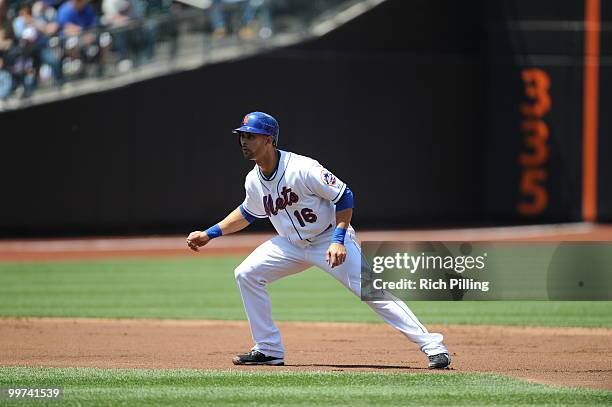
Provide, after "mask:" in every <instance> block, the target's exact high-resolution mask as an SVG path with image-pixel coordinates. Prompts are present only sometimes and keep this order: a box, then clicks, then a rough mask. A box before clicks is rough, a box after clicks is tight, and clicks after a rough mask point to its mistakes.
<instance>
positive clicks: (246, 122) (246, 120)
mask: <svg viewBox="0 0 612 407" xmlns="http://www.w3.org/2000/svg"><path fill="white" fill-rule="evenodd" d="M249 119H250V117H249V115H248V114H247V115H246V116H244V119H242V125H243V126H246V125H247V124H248V123H249Z"/></svg>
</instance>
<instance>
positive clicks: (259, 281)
mask: <svg viewBox="0 0 612 407" xmlns="http://www.w3.org/2000/svg"><path fill="white" fill-rule="evenodd" d="M233 132H234V133H235V134H237V135H238V136H239V141H240V146H241V147H242V153H243V155H244V158H245V159H247V160H252V161H255V167H254V168H253V169H252V170H251V171H250V172H249V173H248V174H247V176H246V181H245V185H244V186H245V190H246V197H245V199H244V202H243V203H242V204H241V205H240V206H239V207H238V208H236V209H235V210H234V211H232V212H231V213H230V214H229V215H228V216H227V217H226V218H225V219H223V220H222V221H221V222H219V223H218V224H216V225H214V226H212V227H210V228H209V229H207V230H206V231H203V232H202V231H195V232H192V233H190V234H189V236H188V237H187V245H188V246H189V247H190V248H191V249H192V250H194V251H197V250H198V248H199V247H202V246H204V245H206V244H207V243H208V242H210V241H211V240H212V239H215V238H217V237H219V236H222V235H228V234H230V233H235V232H238V231H239V230H242V229H244V228H245V227H247V226H248V225H249V224H250V223H251V222H253V221H254V220H255V219H256V218H268V219H270V221H271V222H272V225H274V228H275V229H276V231H277V232H278V236H276V237H274V238H272V239H270V240H268V241H267V242H265V243H263V244H262V245H261V246H259V247H258V248H257V249H255V251H254V252H253V253H251V254H250V255H249V256H248V257H247V258H246V259H245V260H244V261H243V262H242V264H240V265H239V266H238V267H237V268H236V270H235V276H236V281H237V284H238V289H239V290H240V295H241V296H242V301H243V303H244V309H245V311H246V314H247V318H248V320H249V324H250V327H251V334H252V336H253V340H254V342H255V346H253V348H252V349H251V351H250V352H248V353H245V354H241V355H237V356H235V357H234V359H233V363H234V364H236V365H283V364H284V357H285V348H284V346H283V343H282V341H281V335H280V332H279V330H278V328H277V327H276V325H275V324H274V321H273V320H272V310H271V307H270V299H269V296H268V292H267V290H266V285H268V284H270V283H272V282H274V281H276V280H278V279H280V278H282V277H285V276H289V275H291V274H295V273H299V272H300V271H303V270H306V269H308V268H310V267H311V266H317V267H319V268H321V269H322V270H324V271H325V272H327V273H328V274H330V275H331V276H333V277H334V278H335V279H336V280H338V281H339V282H340V283H342V284H343V285H344V286H345V287H346V288H348V289H349V290H351V291H352V292H353V293H354V294H355V295H357V296H360V290H361V287H360V284H361V248H360V247H359V244H358V242H357V238H356V236H355V230H354V229H353V228H352V227H351V225H350V223H351V218H352V215H353V193H352V192H351V190H350V189H349V188H348V186H347V185H346V184H345V183H344V182H342V181H341V180H340V179H339V178H338V177H336V176H335V175H334V174H332V173H331V172H330V171H328V170H327V169H326V168H325V167H323V166H322V165H321V164H319V163H318V162H317V161H315V160H313V159H311V158H308V157H304V156H301V155H298V154H295V153H291V152H288V151H282V150H279V149H278V148H277V146H278V135H279V126H278V122H277V121H276V120H275V119H274V118H273V117H272V116H270V115H268V114H266V113H262V112H252V113H249V114H247V115H246V116H245V117H244V119H243V120H242V126H241V127H238V128H237V129H235V130H234V131H233ZM366 303H367V304H368V305H369V306H370V307H371V308H372V309H373V310H374V311H375V312H376V313H377V314H378V315H380V317H381V318H382V319H384V320H385V321H386V322H387V323H389V324H391V325H392V326H393V327H394V328H396V329H398V330H399V331H400V332H401V333H403V334H404V335H406V337H408V339H410V340H411V341H413V342H415V343H416V344H417V345H419V347H420V349H421V351H423V352H424V353H425V354H426V355H427V356H428V358H429V368H431V369H444V368H447V367H448V366H449V365H450V362H451V359H450V356H449V353H448V349H447V348H446V346H444V344H443V343H442V339H443V338H442V335H441V334H439V333H430V332H428V331H427V329H425V327H424V326H423V325H422V324H421V323H420V322H419V320H418V319H417V317H416V316H415V315H414V314H413V313H412V311H411V310H410V308H408V306H406V304H404V303H403V302H401V301H368V302H366Z"/></svg>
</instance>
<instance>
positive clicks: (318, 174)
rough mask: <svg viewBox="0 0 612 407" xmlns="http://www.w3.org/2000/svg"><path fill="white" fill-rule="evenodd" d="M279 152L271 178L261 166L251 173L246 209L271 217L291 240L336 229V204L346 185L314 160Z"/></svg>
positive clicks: (284, 235)
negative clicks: (264, 172)
mask: <svg viewBox="0 0 612 407" xmlns="http://www.w3.org/2000/svg"><path fill="white" fill-rule="evenodd" d="M279 152H280V159H279V162H278V167H277V169H276V170H275V171H274V173H273V174H272V175H271V176H270V177H268V178H266V177H265V176H264V175H263V174H262V172H261V170H260V169H259V167H258V166H257V165H255V167H254V168H253V169H252V170H251V171H250V172H249V173H248V174H247V176H246V181H245V184H244V187H245V190H246V198H245V200H244V202H243V204H242V207H243V209H244V210H245V211H247V212H248V213H250V214H251V215H253V216H255V217H258V218H266V217H268V218H270V221H271V222H272V224H273V225H274V228H275V229H276V231H277V232H278V234H279V235H281V236H283V237H286V238H287V239H289V240H290V241H297V240H304V239H310V238H312V237H314V236H317V235H318V234H320V233H321V232H323V231H325V230H326V229H327V228H328V227H329V226H330V225H333V226H335V225H336V209H335V203H336V202H337V201H338V200H339V199H340V197H342V194H343V193H344V190H345V189H346V184H345V183H344V182H342V181H340V180H339V179H338V178H337V177H336V176H335V175H333V174H332V173H331V172H329V171H328V170H326V169H325V168H324V167H323V166H322V165H321V164H319V162H318V161H316V160H313V159H312V158H308V157H304V156H302V155H298V154H294V153H291V152H288V151H282V150H279Z"/></svg>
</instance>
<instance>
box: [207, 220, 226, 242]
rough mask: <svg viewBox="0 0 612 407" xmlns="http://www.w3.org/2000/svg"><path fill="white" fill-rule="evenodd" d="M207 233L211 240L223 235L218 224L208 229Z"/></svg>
mask: <svg viewBox="0 0 612 407" xmlns="http://www.w3.org/2000/svg"><path fill="white" fill-rule="evenodd" d="M205 233H206V235H207V236H208V238H209V239H211V240H212V239H214V238H215V237H219V236H221V235H222V234H223V232H222V231H221V228H220V227H219V224H218V223H217V224H216V225H215V226H211V227H209V228H208V229H206V231H205Z"/></svg>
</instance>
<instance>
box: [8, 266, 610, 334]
mask: <svg viewBox="0 0 612 407" xmlns="http://www.w3.org/2000/svg"><path fill="white" fill-rule="evenodd" d="M242 258H243V257H199V258H197V257H193V258H161V259H104V260H95V261H61V262H46V263H45V262H32V263H0V316H19V317H22V316H23V317H25V316H36V317H108V318H164V319H217V320H236V319H240V320H242V319H245V315H244V311H243V308H242V301H241V299H240V296H239V294H238V290H237V288H236V284H235V281H234V274H233V270H234V268H235V267H236V266H237V265H238V264H239V263H240V262H241V261H242ZM269 291H270V294H271V298H272V303H273V309H274V316H275V318H276V319H277V320H288V321H291V320H293V321H345V322H380V319H379V318H378V316H377V315H376V314H374V313H373V312H372V311H371V310H370V309H369V307H367V306H365V304H361V303H360V301H359V299H358V298H356V297H355V296H353V295H352V294H351V293H350V292H349V291H348V290H346V289H345V288H344V287H343V286H342V285H340V284H339V283H338V282H336V281H335V280H334V279H333V278H332V277H330V276H329V275H327V274H326V273H324V272H323V271H321V270H318V269H314V268H313V269H310V270H307V271H305V272H303V273H300V274H297V275H295V276H291V277H288V278H285V279H283V280H280V281H278V282H275V283H273V284H271V285H270V287H269ZM409 305H410V307H411V308H412V309H413V311H414V312H415V313H416V314H417V315H418V316H419V318H420V319H421V320H422V321H423V322H424V323H427V324H431V323H441V324H502V325H534V326H560V327H561V326H582V327H612V302H610V301H608V302H603V301H602V302H588V301H582V302H547V301H512V302H509V301H489V302H433V301H428V302H425V301H423V302H418V301H415V302H409Z"/></svg>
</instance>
